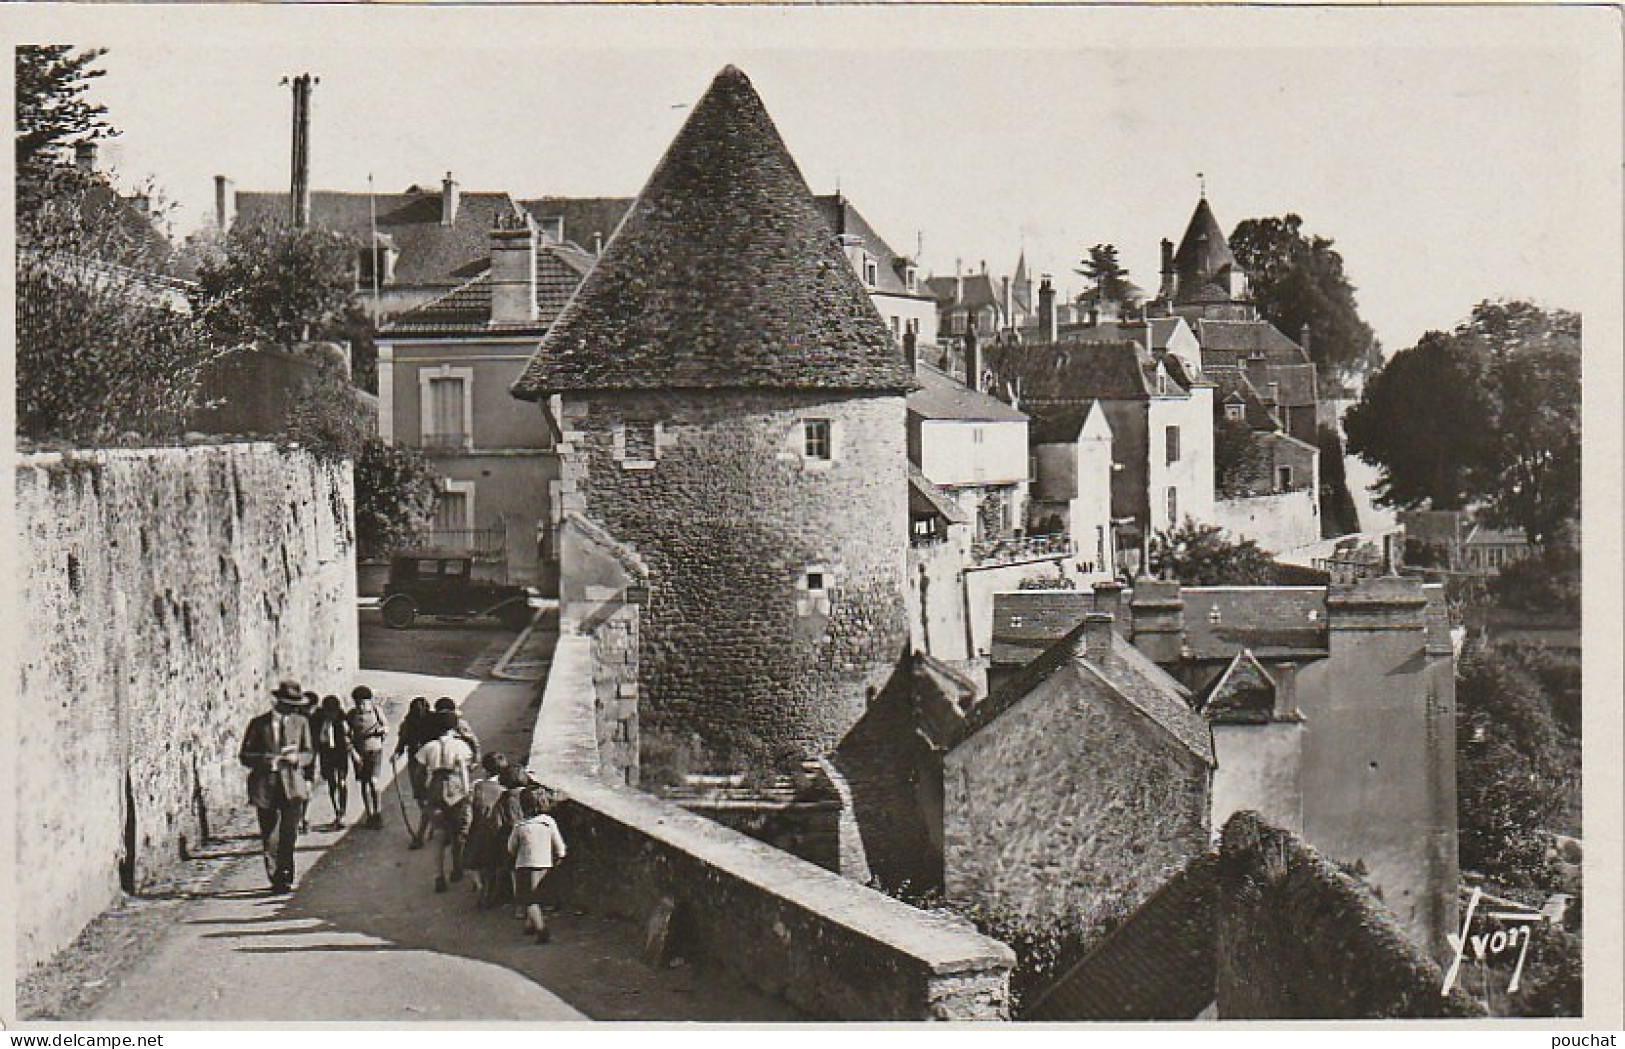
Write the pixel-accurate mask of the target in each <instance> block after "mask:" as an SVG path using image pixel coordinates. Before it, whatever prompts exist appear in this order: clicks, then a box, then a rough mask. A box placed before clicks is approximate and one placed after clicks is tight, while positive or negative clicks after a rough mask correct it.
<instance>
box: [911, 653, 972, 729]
mask: <svg viewBox="0 0 1625 1049" xmlns="http://www.w3.org/2000/svg"><path fill="white" fill-rule="evenodd" d="M913 663H914V666H913V670H914V728H915V731H916V732H917V733H919V735H920V738H922V739H924V740H925V742H926V743H927V744H928V745H929V746H930V747H931V749H933V750H947V749H949V748H950V747H952V746H953V745H954V743H955V742H956V741H957V740H958V739H959V734H960V732H961V731H963V729H964V724H965V714H964V710H965V708H966V707H967V706H969V705H970V704H971V703H972V702H974V701H975V698H976V684H975V682H973V681H971V680H970V679H968V678H966V677H965V675H963V674H961V673H960V672H959V671H957V670H955V669H954V668H953V667H951V666H949V665H948V664H946V663H944V662H942V661H941V660H938V659H934V658H932V657H931V656H929V655H927V654H926V653H924V652H916V653H915V654H914V661H913Z"/></svg>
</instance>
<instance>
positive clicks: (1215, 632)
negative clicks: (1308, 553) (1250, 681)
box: [1180, 586, 1327, 660]
mask: <svg viewBox="0 0 1625 1049" xmlns="http://www.w3.org/2000/svg"><path fill="white" fill-rule="evenodd" d="M1180 596H1181V597H1183V598H1184V601H1185V649H1186V651H1187V652H1188V653H1189V654H1190V657H1191V658H1192V659H1199V660H1209V659H1225V660H1228V659H1231V658H1233V657H1234V656H1235V654H1236V653H1237V652H1240V651H1241V650H1242V649H1243V648H1247V649H1251V650H1252V651H1253V653H1254V654H1255V655H1257V656H1258V657H1259V658H1260V659H1275V658H1282V659H1291V658H1313V657H1319V656H1324V655H1326V653H1327V648H1326V645H1327V636H1326V590H1325V588H1324V587H1284V586H1261V587H1190V588H1187V589H1184V590H1181V591H1180ZM1215 613H1216V614H1215Z"/></svg>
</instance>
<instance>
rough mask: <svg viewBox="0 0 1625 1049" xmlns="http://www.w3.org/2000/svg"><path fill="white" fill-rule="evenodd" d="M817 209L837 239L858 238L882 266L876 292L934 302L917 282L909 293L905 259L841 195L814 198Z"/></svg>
mask: <svg viewBox="0 0 1625 1049" xmlns="http://www.w3.org/2000/svg"><path fill="white" fill-rule="evenodd" d="M813 203H814V204H817V205H818V210H819V212H820V213H821V214H822V215H823V216H824V221H825V222H827V223H828V224H829V228H830V231H831V232H833V233H834V234H835V235H836V236H837V237H839V236H841V235H842V234H845V235H847V236H852V237H857V238H858V239H859V240H860V241H862V243H863V247H864V250H865V251H867V252H868V253H869V256H870V257H871V258H873V259H874V260H875V261H876V262H877V263H879V265H878V266H877V267H876V269H877V271H878V272H877V273H876V275H875V276H876V280H875V287H874V290H875V291H878V292H882V293H884V294H887V295H911V296H914V297H916V298H922V299H929V298H932V297H933V296H932V294H931V292H930V289H928V288H926V287H924V286H923V285H922V284H920V283H919V282H918V281H917V280H916V283H915V289H914V290H913V291H909V290H908V283H907V281H906V280H905V279H904V278H905V276H906V273H905V272H904V270H903V269H902V268H901V267H902V266H903V264H904V262H905V259H904V256H902V255H899V254H898V253H897V252H895V251H893V250H892V247H891V245H890V244H887V243H886V240H885V238H883V237H882V236H881V235H880V234H879V233H877V232H875V228H874V227H873V226H871V225H870V224H869V220H868V219H866V218H864V217H863V213H862V212H860V211H859V210H858V209H857V208H855V207H853V206H852V202H851V201H850V200H847V199H846V198H845V197H844V196H842V195H841V194H839V193H830V194H825V195H821V196H817V197H814V198H813Z"/></svg>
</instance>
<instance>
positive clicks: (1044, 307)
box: [1038, 273, 1061, 344]
mask: <svg viewBox="0 0 1625 1049" xmlns="http://www.w3.org/2000/svg"><path fill="white" fill-rule="evenodd" d="M1060 338H1061V328H1060V324H1059V322H1058V320H1057V318H1056V316H1055V285H1054V284H1053V283H1052V282H1051V281H1050V277H1049V274H1048V273H1046V274H1044V275H1043V277H1041V278H1040V279H1039V281H1038V341H1039V342H1047V343H1051V344H1054V343H1056V342H1058V341H1060Z"/></svg>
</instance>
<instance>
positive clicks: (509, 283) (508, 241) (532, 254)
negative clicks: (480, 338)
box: [491, 215, 537, 324]
mask: <svg viewBox="0 0 1625 1049" xmlns="http://www.w3.org/2000/svg"><path fill="white" fill-rule="evenodd" d="M536 316H537V314H536V226H535V224H534V223H532V222H531V221H530V216H528V215H526V216H525V217H524V218H523V220H521V221H519V222H515V223H513V224H512V227H511V228H509V227H507V226H504V225H498V226H497V228H495V229H493V230H492V231H491V323H492V324H527V323H530V322H532V321H535V320H536Z"/></svg>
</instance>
